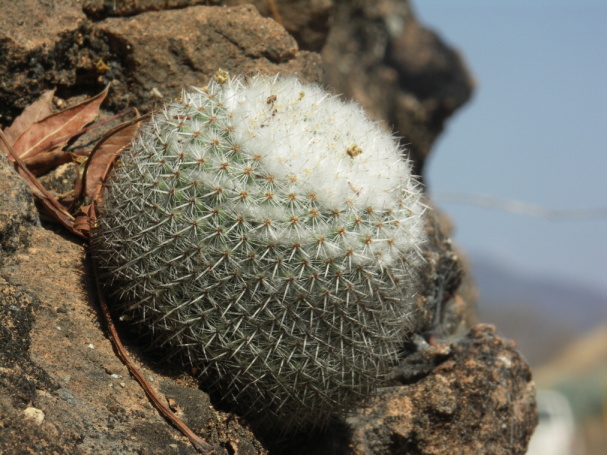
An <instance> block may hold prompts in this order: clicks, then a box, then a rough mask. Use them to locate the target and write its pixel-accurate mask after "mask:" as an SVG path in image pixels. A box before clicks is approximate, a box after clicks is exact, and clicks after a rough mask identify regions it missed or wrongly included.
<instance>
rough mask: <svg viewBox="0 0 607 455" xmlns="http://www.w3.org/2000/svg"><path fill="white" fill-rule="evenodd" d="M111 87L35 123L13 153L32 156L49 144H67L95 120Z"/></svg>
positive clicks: (23, 156) (14, 146) (27, 156)
mask: <svg viewBox="0 0 607 455" xmlns="http://www.w3.org/2000/svg"><path fill="white" fill-rule="evenodd" d="M108 89H109V87H106V88H105V90H103V92H101V93H100V94H99V95H97V96H94V97H93V98H91V99H89V100H87V101H85V102H83V103H80V104H77V105H76V106H72V107H70V108H68V109H65V110H63V111H61V112H58V113H56V114H53V115H50V116H48V117H46V118H44V119H42V120H41V121H39V122H36V123H34V124H32V125H31V126H30V127H29V128H28V129H27V130H26V131H24V132H23V134H21V136H19V138H18V139H17V141H16V142H15V143H14V144H13V149H14V152H15V153H16V154H17V156H19V157H20V158H24V159H25V158H32V157H34V156H36V155H37V154H39V153H41V152H44V151H46V150H47V149H48V148H50V147H53V148H54V147H57V146H62V145H64V144H65V143H67V141H68V140H69V139H70V138H72V137H74V136H76V135H78V134H79V132H81V130H82V128H83V127H84V126H85V125H87V124H89V123H91V122H92V121H93V120H95V118H96V117H97V114H98V113H99V107H100V105H101V103H102V102H103V100H104V99H105V97H106V96H107V93H108Z"/></svg>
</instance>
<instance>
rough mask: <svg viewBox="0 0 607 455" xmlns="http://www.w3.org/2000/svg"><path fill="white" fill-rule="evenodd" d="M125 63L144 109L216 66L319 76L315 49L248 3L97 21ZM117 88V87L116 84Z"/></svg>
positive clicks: (133, 94) (132, 91)
mask: <svg viewBox="0 0 607 455" xmlns="http://www.w3.org/2000/svg"><path fill="white" fill-rule="evenodd" d="M98 33H100V34H102V35H105V36H106V37H107V39H108V40H109V42H110V44H111V48H112V50H113V52H114V54H115V55H117V56H119V57H120V59H121V61H122V62H125V64H126V65H127V67H128V81H129V88H128V90H129V95H128V98H129V101H130V102H131V103H132V104H134V105H136V106H137V107H138V109H142V110H144V111H145V110H148V109H150V108H151V107H152V106H153V104H154V103H156V104H158V102H159V101H160V99H159V98H158V95H160V97H161V98H163V99H171V98H174V97H177V96H179V94H180V93H181V90H182V89H183V88H184V87H188V86H191V85H202V84H204V83H205V81H206V80H208V78H209V77H210V76H211V75H213V74H214V73H215V72H216V71H217V70H218V69H219V68H223V69H225V70H228V71H230V72H232V73H257V72H263V73H270V74H273V73H277V72H281V73H288V74H296V75H297V76H298V77H300V78H301V79H303V80H307V81H316V80H319V79H320V75H321V65H320V59H319V58H318V56H317V55H316V54H311V53H308V52H303V51H299V50H298V48H297V43H296V42H295V40H294V39H293V38H292V37H291V36H289V35H288V34H287V33H286V32H285V30H284V29H283V28H282V27H281V26H280V25H278V24H277V23H276V22H274V21H272V20H271V19H264V18H262V17H261V16H260V15H259V14H258V13H257V11H256V10H255V8H253V7H252V6H250V5H246V6H240V7H234V8H220V7H205V6H198V7H191V8H187V9H180V10H171V11H162V12H151V13H145V14H140V15H138V16H134V17H132V18H111V19H107V20H105V21H103V22H101V23H100V24H99V25H98ZM119 91H120V93H122V89H119Z"/></svg>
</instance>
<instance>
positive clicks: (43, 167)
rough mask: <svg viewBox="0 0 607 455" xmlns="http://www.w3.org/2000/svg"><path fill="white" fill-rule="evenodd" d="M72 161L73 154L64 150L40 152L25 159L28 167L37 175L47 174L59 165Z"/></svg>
mask: <svg viewBox="0 0 607 455" xmlns="http://www.w3.org/2000/svg"><path fill="white" fill-rule="evenodd" d="M70 161H72V154H71V153H68V152H64V151H63V150H57V149H55V150H52V151H50V152H47V153H39V154H38V155H36V156H33V157H31V158H26V159H25V160H23V162H24V163H25V165H26V166H27V168H28V169H29V170H30V171H31V172H32V174H34V175H35V176H40V175H43V174H46V173H47V172H48V171H50V170H52V169H55V168H56V167H57V166H61V165H62V164H65V163H69V162H70Z"/></svg>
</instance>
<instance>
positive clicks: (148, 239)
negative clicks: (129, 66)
mask: <svg viewBox="0 0 607 455" xmlns="http://www.w3.org/2000/svg"><path fill="white" fill-rule="evenodd" d="M401 156H402V150H401V149H400V148H399V146H398V145H397V144H396V142H395V141H394V139H393V138H392V137H391V136H390V135H389V134H387V133H385V132H384V131H382V130H381V129H380V127H379V126H378V125H377V124H375V123H373V122H371V121H370V120H368V119H367V118H366V117H365V115H364V113H363V112H362V110H361V108H360V107H358V106H357V105H355V104H353V103H345V102H343V101H341V100H339V99H337V98H335V97H332V96H330V95H328V94H327V93H325V92H324V91H323V90H322V89H320V88H319V87H317V86H313V85H305V84H302V83H300V82H298V81H297V80H296V79H292V78H287V77H274V78H269V77H266V76H256V77H253V78H250V79H246V80H245V79H242V78H230V77H229V76H228V75H227V74H225V73H221V72H220V73H218V74H217V75H216V77H215V79H214V80H213V81H212V82H211V83H210V84H209V85H208V86H207V87H205V88H201V89H194V90H193V91H191V92H184V94H183V96H182V98H181V100H180V101H178V102H175V103H173V104H170V105H168V106H167V107H166V108H165V109H164V110H162V111H161V112H159V113H157V114H155V115H154V116H153V117H152V119H151V121H150V122H149V123H148V124H146V126H145V127H144V128H143V131H142V133H141V134H140V135H139V137H138V138H137V139H136V140H135V141H134V142H133V144H132V145H131V147H130V149H129V150H127V151H126V152H125V153H124V154H123V155H122V157H121V158H120V163H119V165H118V166H117V167H116V169H115V170H114V172H113V175H112V176H111V178H110V180H109V182H108V183H107V188H106V191H105V201H104V203H103V205H102V213H101V216H100V219H99V225H98V227H97V229H95V231H94V233H93V243H92V251H93V256H94V259H95V260H96V261H97V263H98V265H99V266H100V269H101V270H102V271H103V272H102V273H103V275H102V281H103V282H104V286H105V287H106V290H107V291H108V292H109V293H110V295H111V296H112V297H114V298H116V299H117V300H118V301H120V302H121V304H122V305H123V306H122V310H123V311H124V312H132V313H133V314H134V318H135V319H136V320H137V321H138V322H139V323H140V324H141V325H142V326H144V327H146V328H147V329H149V330H151V331H152V332H153V333H154V337H155V338H156V340H157V341H158V342H159V343H161V344H165V345H168V346H170V348H172V349H174V350H176V351H179V352H180V353H182V354H185V357H186V358H187V359H189V360H188V361H189V362H191V363H192V364H193V365H195V366H197V367H199V368H200V369H202V370H203V371H204V372H206V373H207V374H208V376H209V377H212V378H215V379H214V381H213V384H212V387H213V388H214V390H216V391H218V392H219V393H221V394H222V396H224V397H225V398H226V399H227V400H229V401H231V402H232V403H234V404H235V405H236V406H237V407H238V408H239V409H240V410H241V411H242V412H243V413H245V414H246V415H248V416H249V417H250V418H251V419H253V420H254V421H257V422H258V423H261V424H262V425H265V426H266V428H268V427H270V428H275V429H279V430H280V431H283V432H292V431H296V430H299V429H303V428H309V427H313V426H318V425H323V424H324V423H326V421H327V420H328V419H329V418H330V417H331V416H332V415H334V414H336V413H345V412H348V411H350V410H352V409H353V408H355V407H356V406H358V405H360V404H361V403H362V402H364V400H365V399H366V398H368V397H369V396H370V395H371V394H372V393H373V392H374V390H375V389H376V388H377V387H378V386H379V385H380V384H381V380H382V377H383V376H384V375H385V373H386V372H387V371H388V369H389V367H390V366H391V364H392V363H393V362H394V360H395V359H396V356H397V353H398V351H399V349H400V347H401V343H402V341H403V339H404V337H406V336H407V334H409V331H410V330H409V327H410V324H409V321H410V318H411V317H412V315H411V312H412V306H413V299H414V292H415V288H416V270H417V269H418V267H419V265H420V263H421V261H422V260H421V255H420V245H422V244H423V242H424V241H425V236H424V230H423V221H422V214H423V212H424V209H425V207H424V205H423V204H422V203H421V201H420V198H421V194H420V190H419V187H418V184H417V182H416V179H415V178H414V177H412V176H411V173H410V169H409V166H408V163H407V162H406V161H405V160H403V158H402V157H401Z"/></svg>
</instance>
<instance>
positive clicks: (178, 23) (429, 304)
mask: <svg viewBox="0 0 607 455" xmlns="http://www.w3.org/2000/svg"><path fill="white" fill-rule="evenodd" d="M246 3H248V2H245V1H239V0H233V1H232V0H226V1H195V0H189V1H188V0H171V1H165V0H162V1H159V0H129V1H125V2H113V1H109V0H86V1H83V2H81V1H76V0H56V1H53V2H49V1H45V0H24V1H23V2H19V3H18V4H17V3H16V2H2V3H1V4H0V75H1V76H2V77H1V78H0V100H1V102H0V125H1V126H2V127H6V126H7V125H9V124H10V123H11V121H12V120H13V119H14V117H15V116H16V115H18V114H19V113H20V111H21V110H22V109H23V108H24V107H25V106H27V105H28V104H30V103H31V102H32V101H33V100H35V99H36V98H37V97H38V96H39V95H40V94H41V93H42V92H43V91H44V90H47V89H49V88H53V87H57V89H58V90H57V96H58V97H59V98H60V99H68V101H69V99H70V98H72V97H75V96H82V95H92V94H95V93H97V92H99V91H100V90H101V89H102V88H103V87H104V86H105V85H107V84H108V83H111V87H112V88H111V91H110V96H109V99H108V101H107V102H106V105H105V108H106V109H108V110H109V111H110V112H119V111H121V110H122V109H124V108H127V107H130V106H136V107H137V108H138V109H140V110H142V111H146V110H149V109H151V108H153V107H155V106H158V105H160V103H161V102H162V101H163V100H164V99H170V98H172V97H175V96H177V95H178V94H179V90H180V89H181V88H182V87H183V86H184V85H188V84H201V83H204V81H205V80H206V79H207V78H208V77H209V76H210V75H212V74H213V73H214V72H215V71H216V70H217V69H218V68H220V67H221V68H224V69H227V70H229V71H232V72H235V73H247V72H257V71H261V72H267V73H277V72H283V73H289V74H296V75H297V76H298V77H300V78H302V79H304V80H306V81H316V82H320V81H321V80H322V79H323V67H324V80H325V82H326V83H327V84H328V85H330V86H331V87H333V88H334V89H335V90H336V91H338V92H343V93H346V94H347V95H348V96H350V97H353V98H355V99H357V100H358V101H359V102H361V103H362V104H363V105H364V106H365V107H366V108H367V109H368V110H369V111H370V113H371V115H373V116H374V117H375V118H377V119H378V120H379V119H381V120H384V121H386V122H387V124H388V125H394V126H395V128H396V130H397V134H398V135H400V136H404V137H405V141H406V142H409V143H410V144H411V146H410V149H411V153H412V158H413V159H414V160H415V164H416V166H417V170H418V171H420V170H421V169H422V168H423V162H424V159H425V157H426V156H427V154H428V151H429V149H430V145H431V144H432V142H433V140H434V138H435V137H436V136H437V135H438V134H439V132H440V130H441V128H442V125H443V123H444V120H445V119H446V118H447V117H448V116H449V115H450V114H451V113H452V112H453V111H454V110H455V109H456V108H457V107H458V106H459V105H460V104H462V103H463V102H464V101H465V100H466V99H467V98H468V97H469V95H470V91H471V88H472V83H471V78H470V76H469V75H468V73H467V71H466V70H465V66H464V65H463V63H462V62H461V60H460V59H459V57H458V56H457V53H456V52H455V51H453V50H452V49H451V48H450V47H448V46H446V45H445V44H444V43H443V42H442V40H440V38H438V37H437V35H435V34H434V33H432V32H430V31H429V30H427V29H425V28H424V27H422V26H421V25H420V24H419V23H418V22H417V21H416V20H415V18H414V16H413V15H412V13H411V8H410V5H409V3H408V2H406V1H397V0H381V1H378V2H363V1H354V2H346V1H345V0H334V1H331V0H300V1H298V2H290V3H289V1H288V0H276V1H275V2H274V4H275V5H276V6H277V9H278V12H279V16H280V17H279V18H280V20H281V21H282V24H283V25H284V28H283V27H282V26H281V25H279V24H277V23H276V22H274V21H273V20H272V19H271V18H269V17H273V16H275V14H274V12H273V11H272V8H271V7H270V6H271V5H270V3H269V2H267V1H265V0H255V1H252V2H250V3H252V4H254V5H255V7H256V8H257V9H258V10H259V11H260V12H261V13H262V14H263V15H265V16H269V17H262V16H261V15H260V14H259V13H258V12H257V11H256V9H255V7H253V6H251V5H247V4H246ZM372 3H373V4H375V6H374V7H371V4H372ZM293 10H296V11H298V14H294V13H293ZM331 23H332V24H333V26H332V27H329V25H328V24H331ZM285 28H286V30H288V31H289V32H291V33H292V35H293V36H294V37H295V38H293V37H292V36H291V35H289V33H287V31H286V30H285ZM303 49H305V50H303ZM312 50H322V54H323V57H324V64H323V62H322V61H321V59H320V56H319V55H318V54H316V53H314V52H311V51H312ZM323 65H324V66H323ZM433 75H434V77H432V76H433ZM428 78H429V79H428ZM424 81H426V82H424ZM427 81H433V82H432V83H428V82H427ZM0 194H2V198H1V199H0V244H1V246H2V249H1V250H0V255H2V259H1V260H0V264H1V266H2V268H0V453H70V454H71V453H96V454H110V453H112V454H114V453H119V454H123V453H124V454H128V453H144V454H155V453H157V454H165V453H169V454H170V453H176V454H177V453H179V454H188V453H192V454H193V453H196V452H195V450H194V449H193V448H192V447H191V446H190V445H189V443H188V441H187V439H185V438H184V437H183V436H182V435H181V434H180V433H179V432H178V431H177V430H175V429H174V428H172V427H171V426H170V425H169V424H167V423H166V422H165V421H164V420H163V419H162V418H161V417H160V416H159V415H158V413H157V411H156V410H155V409H154V408H152V407H151V405H150V404H149V403H148V401H147V398H146V397H145V395H144V393H143V391H142V390H141V389H140V388H139V386H138V385H137V384H136V382H135V381H134V380H133V379H131V378H130V377H129V375H128V373H127V371H126V368H125V367H124V366H123V365H122V363H121V362H120V361H119V360H118V358H117V357H116V355H115V354H114V352H113V350H112V347H111V345H110V342H109V341H108V339H107V336H106V332H105V330H104V327H103V324H102V323H101V316H100V314H99V313H98V310H97V306H96V301H95V298H94V297H93V295H94V292H95V291H94V286H93V283H92V280H91V273H90V270H89V268H88V265H87V261H86V246H85V245H84V244H83V243H82V242H79V241H78V240H75V239H74V238H72V237H69V236H68V235H66V234H65V233H63V232H62V231H61V229H60V228H56V227H53V226H49V225H43V226H42V227H41V226H40V225H39V223H38V219H37V217H36V214H35V210H34V205H33V202H32V198H31V196H30V195H29V189H28V187H27V185H25V184H24V183H23V182H22V181H21V180H20V179H19V177H18V176H17V175H16V173H15V172H14V171H13V170H12V169H11V167H10V165H8V163H7V162H6V160H5V159H0ZM441 224H444V223H440V222H439V221H438V217H435V216H429V217H428V219H427V230H428V233H429V237H430V240H431V241H430V243H429V245H428V247H427V248H426V250H425V256H426V259H427V266H426V271H425V273H424V280H423V282H422V289H421V291H420V295H419V299H418V305H419V310H418V313H417V324H418V332H419V333H420V335H423V336H420V337H419V340H417V342H416V343H410V346H409V349H408V351H409V352H410V354H409V356H408V357H406V358H404V359H403V361H402V362H401V365H400V366H399V367H398V368H396V369H395V372H394V376H393V380H392V382H391V383H390V384H387V387H386V388H385V389H382V392H381V393H380V394H379V395H378V396H377V397H376V398H375V399H374V400H373V402H372V403H371V405H370V406H369V407H368V408H366V409H363V410H361V411H360V412H359V413H358V414H356V415H354V416H351V417H349V418H348V419H346V420H338V421H336V422H335V424H333V425H332V426H331V427H330V428H328V429H327V431H326V432H325V433H323V434H320V435H319V434H315V435H305V434H304V435H300V436H297V437H294V438H293V439H292V440H290V441H282V442H281V445H279V446H277V445H276V444H274V443H273V441H271V440H270V441H269V440H265V441H260V440H258V439H257V438H256V436H255V435H254V434H253V433H252V432H251V431H250V429H249V425H248V423H247V422H246V421H244V420H243V419H241V418H240V417H239V416H238V415H235V414H233V413H230V412H229V409H217V407H215V406H214V405H213V403H214V401H213V400H211V398H209V396H208V395H207V394H206V393H205V392H204V391H203V390H202V389H201V388H200V387H199V384H198V383H197V381H196V379H195V378H194V376H193V375H192V372H191V371H188V370H186V369H184V368H183V367H181V366H180V365H178V364H174V363H171V360H170V359H169V360H166V359H163V358H162V357H160V356H159V354H158V353H155V352H148V351H146V350H145V349H144V346H143V345H142V344H141V342H140V340H137V339H136V338H134V337H133V336H132V335H131V334H130V332H129V331H128V328H127V327H121V333H122V336H124V337H125V340H126V343H127V347H128V349H129V352H130V353H131V355H132V356H134V358H135V361H136V363H137V364H138V365H139V367H140V368H141V370H142V371H143V373H144V375H145V376H146V377H148V378H150V379H151V380H152V385H153V386H154V387H155V388H156V390H157V391H158V392H159V393H160V394H161V395H163V396H164V397H165V398H166V399H167V400H168V401H169V403H170V404H171V406H172V407H173V409H174V410H175V411H176V412H177V414H178V415H179V416H180V417H181V418H182V419H183V420H184V421H186V423H188V424H189V425H190V426H191V427H192V428H193V429H194V430H195V431H196V432H197V433H198V434H200V435H201V436H203V437H205V438H206V439H207V440H208V441H209V442H211V443H212V444H213V445H214V446H215V447H216V453H230V454H233V453H238V454H257V453H267V451H268V450H269V451H270V453H274V454H277V453H301V454H305V453H318V454H323V453H325V454H329V453H331V454H332V453H335V454H397V453H415V454H439V453H454V454H458V453H462V454H463V453H479V454H481V453H497V454H501V453H504V454H506V453H509V454H510V453H512V454H523V453H524V452H525V448H526V444H527V441H528V439H529V437H530V434H531V432H532V430H533V428H534V426H535V421H536V417H535V405H534V391H533V382H532V381H531V377H530V372H529V369H528V366H527V365H526V363H525V361H524V360H523V359H522V357H521V356H520V355H519V354H518V353H517V351H516V350H515V349H514V347H513V346H512V344H510V343H509V342H506V341H505V340H503V339H501V338H499V337H498V336H496V335H495V332H494V330H493V329H492V328H490V327H488V326H482V325H480V326H474V322H473V312H472V310H471V308H472V306H473V302H472V301H470V299H469V298H468V293H467V292H465V291H464V290H465V289H466V287H463V286H462V285H461V284H460V283H461V279H462V266H461V262H460V261H459V259H458V257H457V254H456V253H455V252H454V250H453V247H452V245H451V244H450V242H449V240H448V239H447V237H446V236H445V235H444V234H443V233H442V231H441V229H440V227H439V226H440V225H441ZM470 327H472V329H471V330H470ZM430 332H431V333H433V334H434V335H433V337H430V339H432V340H434V342H433V343H432V345H426V346H425V348H424V343H423V338H424V337H425V338H429V337H428V333H430ZM454 336H456V337H455V338H454ZM202 386H203V387H204V385H202Z"/></svg>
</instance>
